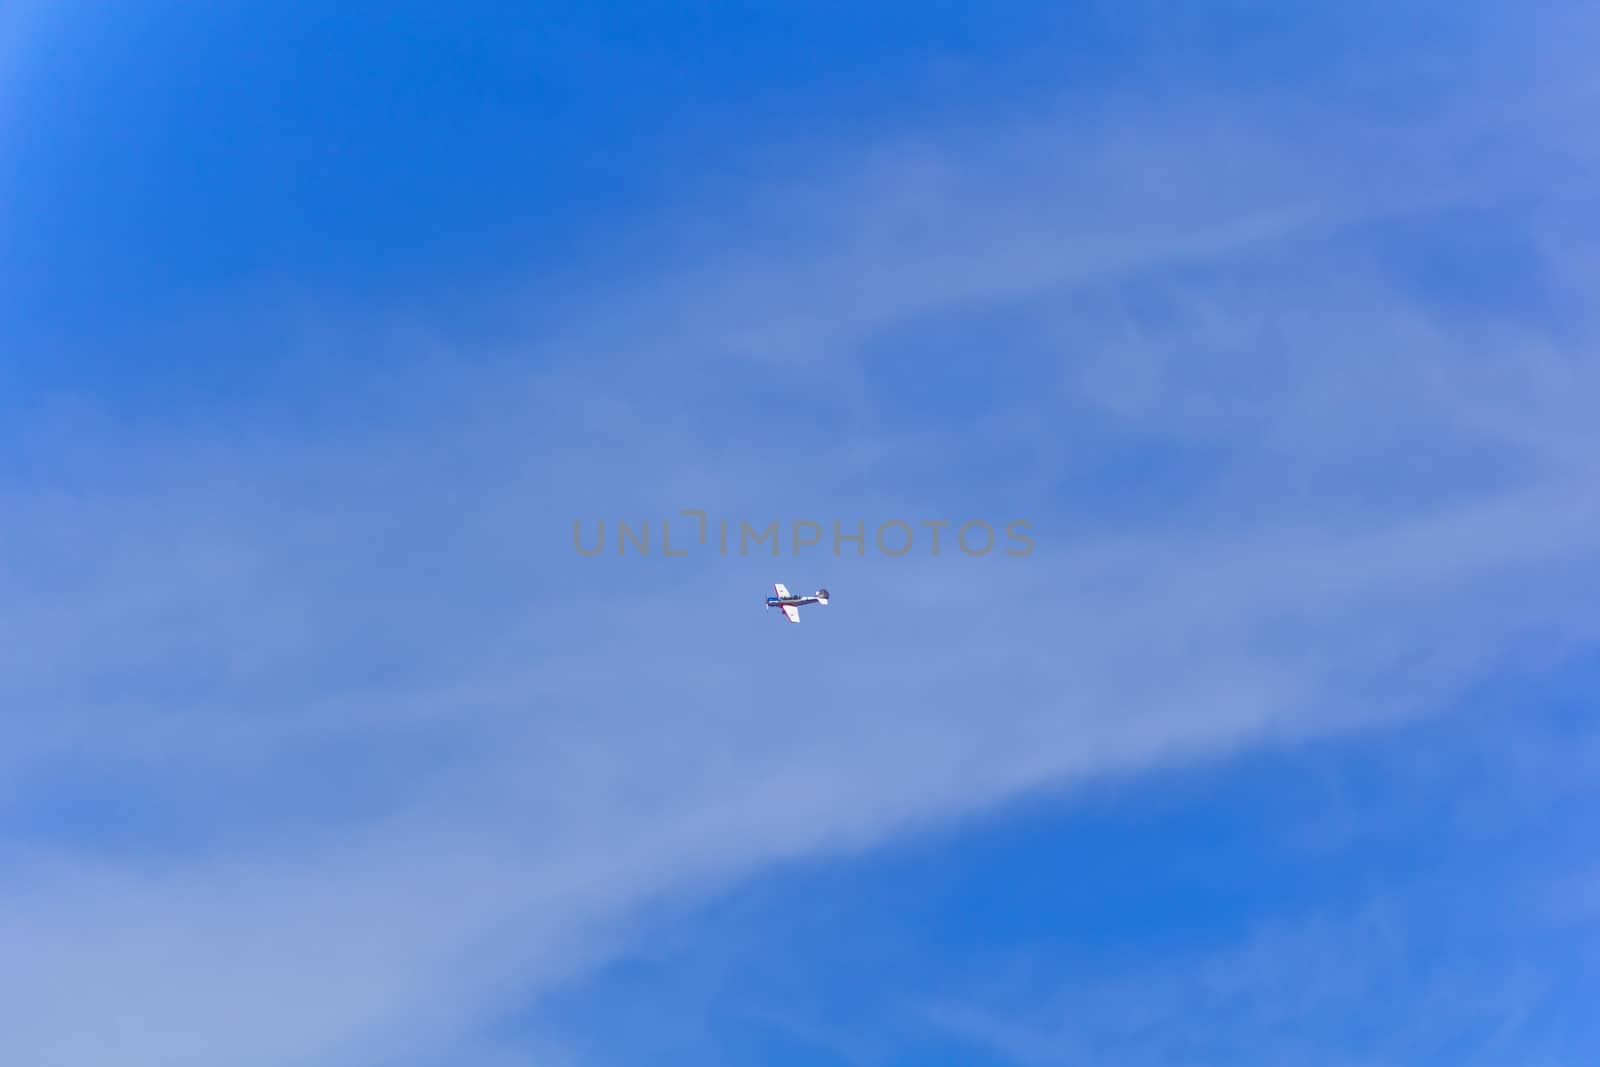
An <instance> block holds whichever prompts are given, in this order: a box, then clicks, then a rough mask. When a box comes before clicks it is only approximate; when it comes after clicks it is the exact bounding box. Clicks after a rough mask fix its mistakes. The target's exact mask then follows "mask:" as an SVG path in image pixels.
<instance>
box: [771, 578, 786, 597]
mask: <svg viewBox="0 0 1600 1067" xmlns="http://www.w3.org/2000/svg"><path fill="white" fill-rule="evenodd" d="M772 588H774V589H776V590H777V591H778V595H779V596H781V597H784V598H786V599H787V597H788V596H789V590H788V587H786V586H785V585H784V584H783V583H782V582H773V583H772Z"/></svg>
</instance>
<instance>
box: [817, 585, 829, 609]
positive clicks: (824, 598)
mask: <svg viewBox="0 0 1600 1067" xmlns="http://www.w3.org/2000/svg"><path fill="white" fill-rule="evenodd" d="M816 596H817V603H819V604H822V605H824V606H826V605H827V603H828V591H827V590H826V589H818V590H817V593H816Z"/></svg>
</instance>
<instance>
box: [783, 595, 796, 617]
mask: <svg viewBox="0 0 1600 1067" xmlns="http://www.w3.org/2000/svg"><path fill="white" fill-rule="evenodd" d="M784 595H785V596H787V595H788V594H784ZM783 613H784V614H785V615H787V616H789V621H790V622H799V621H800V609H799V608H797V607H795V606H794V605H793V604H785V605H783Z"/></svg>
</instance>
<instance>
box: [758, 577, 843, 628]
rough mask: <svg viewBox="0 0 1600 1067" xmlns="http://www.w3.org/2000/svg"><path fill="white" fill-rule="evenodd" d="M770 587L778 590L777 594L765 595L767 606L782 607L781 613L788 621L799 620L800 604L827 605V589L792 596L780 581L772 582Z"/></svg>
mask: <svg viewBox="0 0 1600 1067" xmlns="http://www.w3.org/2000/svg"><path fill="white" fill-rule="evenodd" d="M772 588H774V589H776V590H777V591H778V595H777V596H769V597H767V607H769V608H782V609H783V613H784V614H785V615H787V616H788V617H789V621H790V622H799V621H800V605H801V604H821V605H822V606H823V607H827V605H828V591H827V590H826V589H818V590H817V591H816V592H815V593H814V594H812V595H811V596H793V595H792V594H790V592H789V590H788V588H787V587H785V586H784V584H783V583H782V582H773V583H772Z"/></svg>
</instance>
